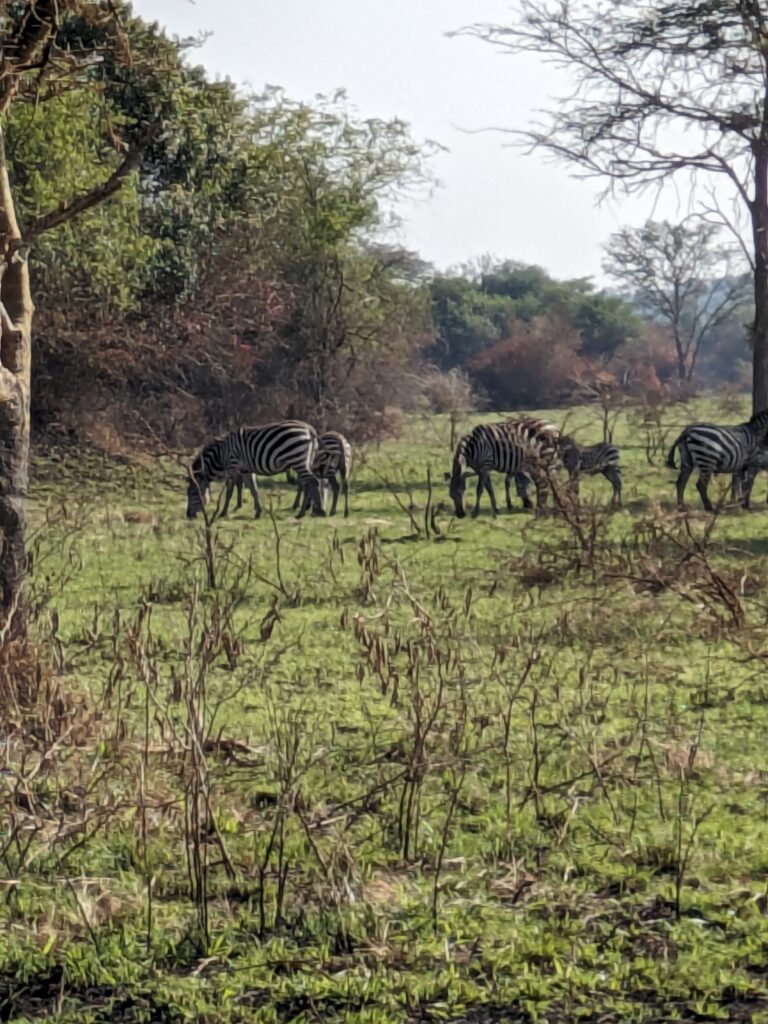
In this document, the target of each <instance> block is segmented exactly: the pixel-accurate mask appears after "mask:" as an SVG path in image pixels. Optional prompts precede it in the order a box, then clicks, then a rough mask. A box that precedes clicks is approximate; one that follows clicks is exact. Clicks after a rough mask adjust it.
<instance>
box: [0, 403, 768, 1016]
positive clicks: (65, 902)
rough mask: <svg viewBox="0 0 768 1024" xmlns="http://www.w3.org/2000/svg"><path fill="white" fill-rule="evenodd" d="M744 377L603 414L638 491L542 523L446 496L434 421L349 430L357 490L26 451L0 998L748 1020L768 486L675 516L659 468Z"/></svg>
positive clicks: (755, 915) (3, 850)
mask: <svg viewBox="0 0 768 1024" xmlns="http://www.w3.org/2000/svg"><path fill="white" fill-rule="evenodd" d="M742 404H743V408H742V406H741V405H740V404H739V402H738V401H736V400H733V399H727V400H723V401H722V402H720V403H716V402H715V401H710V402H709V403H708V404H703V403H698V404H695V405H674V406H670V407H667V408H665V409H663V411H662V413H661V414H658V415H656V417H655V418H654V416H653V415H652V414H650V413H649V412H647V411H646V412H645V413H643V411H642V410H640V409H639V408H631V407H629V408H626V409H624V410H618V411H615V412H611V413H610V414H609V424H608V425H609V427H610V428H611V429H613V431H614V440H615V441H616V443H618V444H619V445H620V446H621V447H622V451H623V453H624V465H625V471H624V475H625V506H624V508H623V509H622V510H621V511H619V512H615V513H612V512H609V510H608V508H607V505H608V499H609V491H610V488H609V486H608V484H607V483H606V482H605V481H604V480H602V479H599V480H594V481H584V482H582V504H581V507H580V509H578V510H576V509H573V508H571V507H570V506H568V505H567V503H566V504H565V506H564V509H563V513H562V514H561V515H559V516H557V517H554V516H551V517H547V518H544V519H535V518H534V517H532V516H531V515H530V514H525V513H523V512H521V511H516V512H514V513H512V514H502V515H500V516H499V517H498V518H496V519H494V518H493V517H492V516H490V514H483V515H481V517H480V518H479V519H478V520H475V521H473V520H469V519H468V520H465V521H463V522H461V523H459V522H458V521H456V520H455V519H454V518H453V517H452V516H451V515H450V514H449V512H448V508H447V502H446V498H447V495H446V492H445V484H444V483H443V480H442V473H443V471H444V469H445V468H447V466H448V465H449V460H450V448H449V441H450V433H451V424H450V422H449V418H448V417H447V416H443V417H423V418H414V419H412V420H409V421H408V423H407V427H406V430H405V432H404V434H403V435H402V437H401V438H400V439H398V440H393V441H389V442H386V443H384V444H382V445H381V446H376V445H373V444H372V445H370V446H369V447H364V448H363V449H362V450H361V451H360V452H359V453H358V461H357V469H356V472H355V475H354V483H353V500H352V507H353V514H352V515H351V516H350V518H349V519H348V520H346V521H345V520H343V519H340V518H338V517H337V518H335V519H326V520H309V519H306V520H303V521H301V522H297V521H295V520H294V519H293V518H292V516H291V515H290V513H289V511H288V509H289V507H290V503H291V501H292V498H293V490H292V488H290V487H288V486H286V485H278V484H275V485H274V486H273V487H271V488H270V487H269V486H268V485H265V487H264V495H265V498H266V501H267V502H268V503H269V504H270V505H271V510H270V512H269V514H268V515H265V517H264V518H263V519H262V520H260V521H254V520H253V519H252V517H251V513H250V511H249V510H248V505H247V504H246V505H245V506H244V508H243V510H242V511H241V512H239V513H238V514H237V515H235V516H233V517H231V518H230V519H228V520H225V521H220V520H216V521H214V522H213V523H212V524H211V525H210V526H209V527H206V526H205V525H204V524H202V525H201V524H198V523H197V522H195V523H189V522H187V521H186V520H185V519H184V478H183V473H182V472H181V470H180V469H179V467H178V466H176V465H175V464H173V463H172V462H170V461H163V462H159V463H156V462H153V461H152V460H148V461H147V462H146V464H138V463H133V464H116V463H114V462H112V461H109V460H107V459H104V460H100V459H98V458H94V459H93V460H92V461H88V462H87V463H85V464H84V463H82V462H81V463H76V464H72V463H71V462H68V461H67V459H66V458H62V459H55V458H53V457H46V458H40V459H38V460H37V461H36V463H35V466H34V494H35V500H34V503H33V506H32V523H33V527H34V540H33V544H32V551H33V554H34V573H33V579H32V582H31V595H32V606H33V615H34V620H35V621H34V626H33V635H34V642H35V644H36V645H38V647H39V649H41V650H45V651H49V652H50V660H49V662H48V663H43V664H41V665H38V666H37V667H35V666H34V665H33V663H32V651H31V649H30V650H29V651H28V653H27V655H26V656H27V657H29V659H30V672H29V674H28V676H26V677H25V682H24V686H23V687H19V688H17V691H16V692H15V693H14V694H6V695H4V702H3V708H4V711H3V719H4V726H3V728H4V746H3V762H4V763H3V772H2V782H1V784H2V786H3V789H4V794H5V795H4V807H5V813H4V824H3V830H4V831H3V836H2V846H1V847H0V857H1V858H2V865H3V876H4V878H3V883H2V885H3V889H4V896H5V898H4V900H3V903H2V910H1V911H0V913H1V914H2V919H3V926H2V928H0V949H1V950H2V953H1V957H2V959H1V960H0V964H1V967H0V978H1V979H2V981H1V985H2V988H1V989H0V1013H1V1014H2V1016H3V1018H4V1019H29V1018H31V1017H39V1016H42V1015H45V1016H46V1017H47V1018H48V1019H51V1020H55V1021H74V1020H78V1021H102V1020H103V1021H106V1020H112V1021H116V1020H120V1021H177V1020H178V1021H181V1020H189V1019H198V1020H210V1021H214V1020H216V1021H219V1020H226V1021H248V1020H254V1021H256V1020H260V1021H288V1020H308V1021H309V1020H324V1021H333V1020H339V1021H341V1020H345V1021H349V1020H359V1021H390V1020H391V1021H402V1020H404V1019H410V1020H419V1021H422V1020H453V1021H459V1020H461V1021H465V1020H470V1021H490V1020H520V1021H534V1020H553V1021H554V1020H558V1021H562V1020H575V1019H585V1020H595V1021H597V1020H600V1021H627V1020H675V1019H680V1020H694V1019H695V1020H718V1019H722V1020H731V1021H733V1020H745V1021H746V1020H755V1019H760V1015H761V1014H763V1013H766V1012H768V991H766V986H765V976H764V961H765V948H766V941H768V929H767V927H766V924H765V922H766V917H765V907H766V892H767V890H766V878H767V877H768V876H767V875H766V855H765V850H766V838H767V836H766V828H767V827H768V826H767V825H766V802H765V797H766V765H765V764H764V761H765V744H764V732H765V726H766V722H765V704H766V694H765V685H764V681H763V676H764V665H765V657H766V654H765V648H766V638H767V636H768V614H767V610H766V604H765V596H764V595H765V586H766V578H765V571H766V570H765V567H766V561H765V554H766V543H767V542H766V540H765V523H766V517H767V516H768V510H766V509H765V505H764V502H763V493H764V491H763V487H764V484H763V483H762V482H758V484H757V486H756V489H755V509H754V511H753V512H751V513H744V512H742V511H741V510H734V509H730V508H727V507H721V509H720V510H719V512H718V513H717V514H716V515H714V516H710V515H707V514H705V513H703V512H701V511H698V510H694V511H692V512H691V513H689V514H688V515H684V514H680V513H677V512H676V511H673V496H674V491H673V474H671V473H670V471H669V470H666V469H663V468H662V467H661V464H662V462H663V456H664V454H665V453H666V448H667V446H668V443H669V442H670V441H671V440H672V439H674V436H676V433H677V431H678V429H679V427H680V426H681V425H682V424H683V423H685V422H689V421H690V420H692V419H697V418H700V417H707V418H715V419H718V420H720V421H726V422H727V421H735V420H738V419H739V418H742V413H744V414H745V415H746V404H745V403H742ZM547 414H548V415H550V416H553V415H555V416H558V417H559V419H560V421H561V422H563V421H565V422H566V423H567V426H568V429H569V431H571V432H573V433H575V434H576V436H577V437H580V438H581V439H582V440H588V439H590V438H594V439H597V438H599V437H600V436H601V434H602V429H603V424H602V422H601V415H600V414H599V413H598V412H596V411H595V409H594V407H576V408H573V409H569V410H567V411H564V410H560V411H559V412H557V413H553V412H552V411H551V410H550V411H549V412H548V413H547ZM471 421H472V422H473V421H474V419H472V420H471ZM454 426H455V424H454ZM722 483H723V485H725V481H723V482H722ZM723 490H725V486H723ZM212 579H213V582H214V583H215V586H211V582H212ZM3 657H5V658H6V659H7V658H8V657H11V658H14V657H15V658H16V659H17V660H16V668H17V671H18V669H19V668H20V667H21V666H22V664H23V659H24V657H25V655H24V653H23V650H22V649H21V648H18V649H16V651H15V652H14V651H13V650H11V651H9V649H8V647H7V646H6V647H5V648H4V651H3Z"/></svg>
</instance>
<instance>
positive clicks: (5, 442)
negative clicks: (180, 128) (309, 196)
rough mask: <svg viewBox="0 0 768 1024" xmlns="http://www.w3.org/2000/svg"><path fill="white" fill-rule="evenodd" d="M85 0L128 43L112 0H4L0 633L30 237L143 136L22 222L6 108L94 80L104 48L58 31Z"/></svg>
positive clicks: (13, 618)
mask: <svg viewBox="0 0 768 1024" xmlns="http://www.w3.org/2000/svg"><path fill="white" fill-rule="evenodd" d="M86 7H87V8H88V11H87V12H86V13H87V17H88V18H89V19H90V21H89V23H90V25H91V26H96V25H100V27H101V28H103V30H104V31H103V35H104V38H105V39H106V40H107V42H106V43H105V44H104V46H105V48H106V47H111V46H114V48H115V49H116V50H118V49H120V48H121V47H123V46H124V43H125V40H124V33H123V30H122V26H121V24H120V20H119V14H118V11H117V8H116V6H115V5H114V4H113V3H110V2H104V3H93V4H90V5H89V4H84V3H82V2H81V0H28V2H26V3H24V2H20V3H16V4H13V5H10V4H8V3H6V2H2V3H0V47H2V54H3V59H2V62H0V643H1V642H2V641H3V640H4V639H6V638H8V637H10V636H13V635H19V634H22V633H23V632H24V630H25V628H26V617H25V614H24V608H23V602H22V601H21V595H22V583H23V579H24V576H25V573H26V553H25V534H26V500H27V487H28V482H29V428H30V423H29V397H30V375H31V366H32V318H33V314H34V306H33V303H32V292H31V289H30V281H29V268H28V262H27V256H28V253H29V249H30V245H31V244H32V242H33V241H34V239H35V238H36V237H38V236H39V235H40V234H41V233H42V232H43V231H48V230H50V229H51V228H55V227H58V226H60V225H62V224H65V223H67V222H68V221H70V220H72V219H73V218H74V217H77V216H79V215H80V214H81V213H83V212H85V211H86V210H88V209H91V208H92V207H93V206H95V205H96V204H97V203H100V202H103V201H104V200H105V199H107V198H108V197H109V196H111V195H113V194H114V193H115V192H116V191H117V190H118V189H119V188H120V187H121V185H122V184H123V182H124V181H125V179H126V178H127V176H128V175H129V174H130V173H131V171H132V170H133V169H134V168H135V167H136V165H137V163H138V161H139V158H140V155H141V152H142V150H143V148H144V145H145V144H146V142H143V143H141V144H137V145H132V146H128V147H127V148H126V147H125V146H124V145H121V144H120V143H119V140H117V139H116V140H115V146H116V149H118V150H122V153H123V155H122V157H121V158H119V160H118V162H117V164H116V166H113V169H112V171H111V173H106V172H105V177H104V181H103V183H102V184H100V185H98V186H97V187H95V188H93V189H90V190H89V191H87V192H83V193H81V194H79V195H74V196H62V197H61V202H60V203H59V204H58V205H57V206H56V208H55V209H53V210H51V211H49V212H46V213H43V214H42V215H40V216H39V217H37V218H36V219H35V220H33V221H32V222H30V223H27V224H22V223H20V219H19V216H18V213H17V206H16V202H15V199H14V191H13V187H12V185H11V181H10V177H9V174H8V165H7V161H6V156H5V145H4V140H5V133H6V131H7V130H8V128H7V126H8V121H9V117H10V114H11V112H12V108H13V107H14V106H15V105H16V104H19V103H24V102H44V101H46V100H48V99H53V98H55V97H56V96H57V95H59V93H60V91H61V90H62V89H69V88H75V87H77V86H78V85H82V84H84V83H86V82H87V83H92V84H93V88H94V89H95V90H97V89H98V87H99V86H98V79H97V77H96V76H95V75H94V68H95V67H96V66H97V63H98V58H99V55H98V54H97V53H96V52H95V51H94V50H92V49H89V48H87V47H83V48H82V49H81V50H79V51H76V50H75V49H73V48H70V47H68V46H66V45H63V44H62V43H61V41H60V39H59V32H60V31H61V28H62V25H63V24H64V23H65V22H66V20H67V19H69V18H78V17H80V16H83V15H84V11H85V8H86ZM57 42H58V43H59V45H57ZM126 59H128V58H126ZM147 139H148V136H147Z"/></svg>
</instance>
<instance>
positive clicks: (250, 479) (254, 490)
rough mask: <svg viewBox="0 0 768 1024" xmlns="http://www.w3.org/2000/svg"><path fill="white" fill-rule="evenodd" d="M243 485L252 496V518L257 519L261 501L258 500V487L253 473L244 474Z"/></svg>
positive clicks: (259, 513)
mask: <svg viewBox="0 0 768 1024" xmlns="http://www.w3.org/2000/svg"><path fill="white" fill-rule="evenodd" d="M245 486H246V487H247V488H248V490H249V491H250V492H251V495H252V496H253V516H254V519H258V518H259V516H260V515H261V502H260V501H259V489H258V487H257V486H256V477H255V476H254V475H253V473H246V474H245Z"/></svg>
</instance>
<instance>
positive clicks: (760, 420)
mask: <svg viewBox="0 0 768 1024" xmlns="http://www.w3.org/2000/svg"><path fill="white" fill-rule="evenodd" d="M766 435H768V409H762V410H761V411H760V412H756V413H755V414H754V416H752V418H751V419H749V420H747V422H746V423H740V424H739V425H738V426H735V427H719V426H717V424H714V423H694V424H691V425H690V426H688V427H686V428H685V430H684V431H683V432H682V433H681V434H680V436H679V437H678V438H677V440H676V441H675V443H674V444H673V445H672V447H671V448H670V450H669V454H668V455H667V466H668V467H669V468H670V469H674V468H675V451H676V450H677V449H679V451H680V474H679V476H678V478H677V507H678V508H680V509H684V508H685V502H684V497H685V485H686V484H687V483H688V479H689V477H690V475H691V473H692V472H693V470H694V469H697V470H698V471H699V479H698V480H697V481H696V490H697V491H698V492H699V494H700V495H701V501H702V504H703V505H704V508H705V509H706V510H707V512H711V511H712V510H713V509H712V502H711V501H710V500H709V495H708V493H707V487H708V486H709V481H710V479H711V478H712V476H713V474H715V473H731V474H732V475H733V479H732V483H731V493H732V495H734V497H735V494H736V487H737V484H738V481H739V479H740V478H741V477H742V475H743V474H744V472H745V469H746V468H747V466H748V463H749V462H750V459H751V458H753V457H754V456H755V455H756V454H757V451H758V449H759V448H760V447H761V446H762V445H763V444H765V441H766ZM752 479H754V476H753V477H752ZM750 488H751V483H750ZM748 501H749V497H748V496H747V502H748Z"/></svg>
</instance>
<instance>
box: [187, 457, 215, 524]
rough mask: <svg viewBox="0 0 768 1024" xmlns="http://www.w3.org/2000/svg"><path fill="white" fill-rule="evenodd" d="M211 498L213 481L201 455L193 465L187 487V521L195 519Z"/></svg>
mask: <svg viewBox="0 0 768 1024" xmlns="http://www.w3.org/2000/svg"><path fill="white" fill-rule="evenodd" d="M210 497H211V480H210V477H209V476H208V474H207V473H206V471H205V462H204V460H203V458H202V456H201V455H198V457H197V458H196V459H195V461H194V462H193V463H192V470H191V472H190V475H189V485H188V487H187V519H194V518H195V516H196V515H197V513H198V512H200V511H201V510H202V508H203V506H204V505H207V504H208V501H209V499H210Z"/></svg>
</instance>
